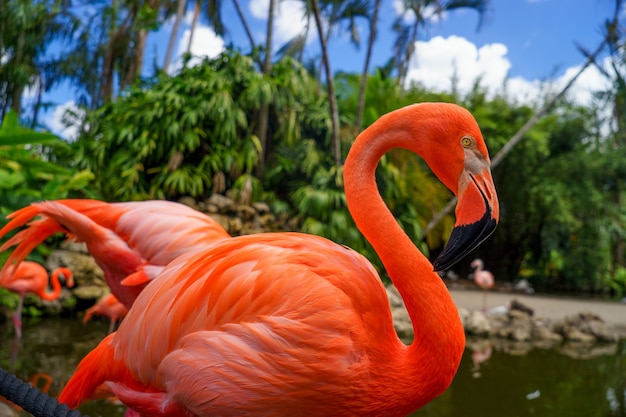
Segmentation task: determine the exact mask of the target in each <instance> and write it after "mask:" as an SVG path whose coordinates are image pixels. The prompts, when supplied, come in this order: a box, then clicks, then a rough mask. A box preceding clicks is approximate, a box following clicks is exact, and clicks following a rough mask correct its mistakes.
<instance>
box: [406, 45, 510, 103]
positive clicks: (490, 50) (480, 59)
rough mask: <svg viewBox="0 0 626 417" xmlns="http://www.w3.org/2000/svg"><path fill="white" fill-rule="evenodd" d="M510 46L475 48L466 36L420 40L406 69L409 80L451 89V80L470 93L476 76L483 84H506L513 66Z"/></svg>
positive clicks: (437, 87)
mask: <svg viewBox="0 0 626 417" xmlns="http://www.w3.org/2000/svg"><path fill="white" fill-rule="evenodd" d="M506 54H507V47H506V46H505V45H503V44H500V43H493V44H489V45H485V46H483V47H481V48H476V45H474V44H473V43H471V42H469V41H468V40H467V39H465V38H461V37H459V36H450V37H448V38H443V37H441V36H436V37H434V38H432V39H430V40H429V41H427V42H423V41H418V42H417V45H416V49H415V54H414V55H413V58H412V60H411V63H410V66H409V70H408V72H407V82H411V81H418V82H420V83H422V84H424V85H425V86H427V87H429V88H434V89H437V90H442V91H449V90H450V89H451V88H452V79H453V78H455V79H456V87H457V88H458V89H459V90H460V91H461V92H468V91H469V90H470V89H471V88H472V85H473V84H474V82H475V80H476V79H477V78H481V79H482V84H483V85H488V86H496V85H497V86H498V87H501V86H502V85H503V82H504V79H505V78H506V75H507V73H508V71H509V68H511V63H510V62H509V60H508V59H507V58H506Z"/></svg>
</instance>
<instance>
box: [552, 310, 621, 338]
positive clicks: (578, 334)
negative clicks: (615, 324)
mask: <svg viewBox="0 0 626 417" xmlns="http://www.w3.org/2000/svg"><path fill="white" fill-rule="evenodd" d="M554 331H555V332H557V333H559V334H560V335H562V336H563V337H564V338H565V340H570V341H574V342H583V343H592V342H616V341H617V340H618V335H617V332H616V331H615V330H614V329H611V328H610V327H609V326H608V325H607V324H606V323H605V322H604V320H602V318H601V317H599V316H598V315H597V314H595V313H591V312H581V313H579V314H577V315H575V316H569V317H566V318H565V319H563V320H561V321H559V322H557V323H556V324H555V325H554Z"/></svg>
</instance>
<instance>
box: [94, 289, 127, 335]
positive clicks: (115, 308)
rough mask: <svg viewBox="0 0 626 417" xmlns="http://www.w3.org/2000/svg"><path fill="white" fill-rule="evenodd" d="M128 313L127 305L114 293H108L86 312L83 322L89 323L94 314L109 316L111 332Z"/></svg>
mask: <svg viewBox="0 0 626 417" xmlns="http://www.w3.org/2000/svg"><path fill="white" fill-rule="evenodd" d="M126 313H128V309H127V308H126V306H125V305H124V304H122V303H120V302H119V300H118V299H117V298H115V296H114V295H113V294H108V295H106V296H105V297H103V298H102V299H101V300H100V301H98V302H97V303H96V304H95V305H93V306H92V307H90V308H89V309H88V310H87V311H86V312H85V317H83V324H85V323H87V322H88V321H89V320H90V319H91V318H92V317H93V316H94V315H98V316H104V317H108V318H109V331H108V333H111V332H112V331H113V329H114V328H115V324H116V323H117V321H118V320H121V319H123V318H124V317H125V316H126Z"/></svg>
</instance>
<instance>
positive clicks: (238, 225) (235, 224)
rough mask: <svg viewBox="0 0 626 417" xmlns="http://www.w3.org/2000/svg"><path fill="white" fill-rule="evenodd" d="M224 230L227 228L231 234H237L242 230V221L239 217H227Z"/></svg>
mask: <svg viewBox="0 0 626 417" xmlns="http://www.w3.org/2000/svg"><path fill="white" fill-rule="evenodd" d="M226 230H228V233H230V234H231V236H239V235H240V234H241V231H242V230H243V222H242V221H241V219H240V218H239V217H229V218H228V228H227V229H226Z"/></svg>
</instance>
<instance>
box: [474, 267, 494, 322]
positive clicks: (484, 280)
mask: <svg viewBox="0 0 626 417" xmlns="http://www.w3.org/2000/svg"><path fill="white" fill-rule="evenodd" d="M471 266H472V268H474V283H475V284H476V285H478V286H479V287H480V288H482V289H483V311H486V310H487V291H488V290H489V289H490V288H493V286H494V285H495V280H494V278H493V274H492V273H491V272H489V271H487V270H485V269H483V268H484V267H485V264H484V263H483V260H482V259H474V260H473V261H472V263H471Z"/></svg>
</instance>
